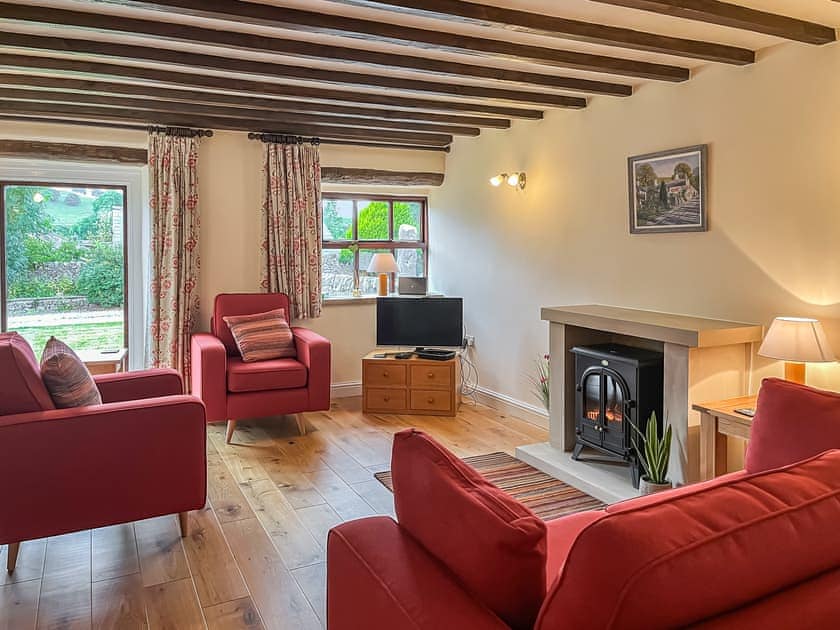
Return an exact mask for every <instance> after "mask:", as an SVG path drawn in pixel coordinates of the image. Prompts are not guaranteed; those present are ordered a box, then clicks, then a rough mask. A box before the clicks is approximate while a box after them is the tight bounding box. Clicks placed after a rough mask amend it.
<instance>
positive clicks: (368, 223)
mask: <svg viewBox="0 0 840 630" xmlns="http://www.w3.org/2000/svg"><path fill="white" fill-rule="evenodd" d="M356 207H357V209H358V212H359V240H362V241H387V240H390V237H389V236H388V202H387V201H358V202H357V206H356Z"/></svg>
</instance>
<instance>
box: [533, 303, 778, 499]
mask: <svg viewBox="0 0 840 630" xmlns="http://www.w3.org/2000/svg"><path fill="white" fill-rule="evenodd" d="M542 319H543V320H546V321H548V322H549V347H550V353H551V358H552V361H551V383H550V389H551V411H550V413H549V442H547V443H542V444H531V445H528V446H523V447H520V448H518V449H517V450H516V454H517V457H518V458H519V459H522V460H523V461H527V462H528V463H530V464H531V465H533V466H536V467H537V468H539V469H541V470H543V471H544V472H547V473H549V474H551V475H554V476H555V477H558V478H560V479H563V480H564V481H566V482H568V483H571V484H572V485H576V486H577V487H579V488H580V489H581V490H584V491H585V492H589V493H590V494H592V495H594V496H596V497H598V498H599V499H601V500H603V501H607V502H614V501H617V500H621V499H624V498H628V497H629V496H632V494H633V488H632V484H631V483H630V481H629V474H627V473H626V470H622V469H616V467H614V466H613V467H609V466H598V465H595V464H586V463H584V462H576V461H573V460H572V459H571V452H570V451H571V450H572V449H573V447H574V444H575V433H574V428H575V427H574V425H575V423H574V398H575V386H576V382H575V377H574V361H573V357H572V354H571V352H570V350H571V349H572V348H573V347H574V346H579V345H590V344H595V343H620V344H625V345H630V346H638V347H643V348H649V349H655V350H659V351H661V352H662V353H663V354H664V377H665V382H664V400H663V403H664V409H665V420H666V422H668V423H669V424H670V425H671V426H672V428H673V432H674V439H673V442H672V446H671V449H672V450H671V468H670V477H671V479H672V480H673V481H674V482H675V483H677V484H684V483H690V482H692V481H696V480H698V479H699V462H700V447H699V428H698V427H699V417H695V416H697V414H696V413H695V412H692V411H691V404H692V403H693V402H697V401H699V400H713V399H724V398H731V397H735V396H742V395H744V394H748V393H750V392H749V391H747V390H748V389H749V387H750V380H749V365H750V361H751V358H752V351H753V348H752V344H754V343H755V342H759V341H761V339H762V336H763V333H764V328H763V327H762V326H760V325H757V324H746V323H741V322H731V321H723V320H716V319H706V318H702V317H693V316H690V315H679V314H674V313H659V312H656V311H645V310H637V309H629V308H622V307H618V306H605V305H600V304H585V305H573V306H551V307H545V308H543V309H542ZM731 450H733V451H736V450H737V449H731ZM737 464H738V462H736V463H735V465H737ZM625 477H626V482H625V479H624V478H625Z"/></svg>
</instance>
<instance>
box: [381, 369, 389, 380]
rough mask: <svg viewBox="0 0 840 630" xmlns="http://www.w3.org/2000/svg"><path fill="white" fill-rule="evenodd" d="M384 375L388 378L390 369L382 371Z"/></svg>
mask: <svg viewBox="0 0 840 630" xmlns="http://www.w3.org/2000/svg"><path fill="white" fill-rule="evenodd" d="M382 376H383V377H385V378H388V370H385V371H384V372H382Z"/></svg>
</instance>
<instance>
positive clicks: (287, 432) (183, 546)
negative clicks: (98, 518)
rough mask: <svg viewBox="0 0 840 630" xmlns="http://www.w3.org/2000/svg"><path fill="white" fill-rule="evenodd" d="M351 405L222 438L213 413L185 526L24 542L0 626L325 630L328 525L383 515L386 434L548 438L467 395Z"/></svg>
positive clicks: (251, 425)
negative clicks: (421, 406) (196, 497)
mask: <svg viewBox="0 0 840 630" xmlns="http://www.w3.org/2000/svg"><path fill="white" fill-rule="evenodd" d="M360 407H361V404H360V400H359V399H356V398H346V399H341V400H339V401H337V402H335V403H334V404H333V406H332V409H331V410H330V411H329V412H324V413H311V414H306V422H307V426H308V432H307V435H305V436H303V437H301V436H298V435H297V428H296V426H295V423H294V420H293V419H292V418H270V419H264V420H254V421H249V422H240V423H239V424H238V425H237V431H236V435H235V437H234V444H232V445H227V444H225V440H224V433H225V429H224V425H223V424H216V425H209V426H208V439H207V465H208V501H207V505H206V506H205V508H204V509H203V510H199V511H197V512H193V513H192V514H191V515H190V523H191V526H192V531H191V534H190V536H189V537H188V538H186V539H181V537H180V535H179V531H178V522H177V517H175V516H164V517H160V518H154V519H149V520H145V521H138V522H136V523H128V524H125V525H115V526H113V527H105V528H102V529H97V530H92V531H85V532H77V533H73V534H67V535H65V536H57V537H54V538H50V539H47V540H36V541H28V542H25V543H23V545H21V550H20V556H19V559H18V568H17V571H16V572H15V573H14V575H11V576H10V575H7V574H6V573H5V571H3V572H2V573H0V630H27V629H30V628H37V629H42V628H44V629H46V628H49V629H61V630H64V629H67V630H75V629H86V628H120V629H123V628H126V629H128V628H147V629H155V630H156V629H168V628H173V629H178V630H189V629H192V628H209V629H211V630H214V629H225V630H227V629H230V630H236V629H240V628H242V629H265V630H268V629H275V628H276V629H294V630H308V629H310V628H312V629H320V628H323V627H324V625H325V622H326V615H325V603H326V592H325V584H326V551H325V550H326V536H327V532H328V531H329V529H330V528H331V527H333V526H335V525H336V524H338V523H341V522H343V521H347V520H352V519H355V518H361V517H364V516H371V515H374V514H390V515H393V513H394V503H393V498H392V496H391V493H390V492H388V490H386V489H385V488H384V487H383V486H382V485H381V484H380V483H379V482H378V481H376V480H375V479H374V478H373V474H374V473H375V472H378V471H380V470H386V469H388V468H389V466H390V451H391V442H392V436H393V434H394V433H395V432H397V431H400V430H401V429H404V428H408V427H412V426H413V427H417V428H420V429H423V430H424V431H427V432H429V433H431V434H432V435H434V436H435V437H436V438H438V439H439V440H440V441H441V442H442V443H443V444H445V445H446V446H447V447H448V448H450V449H452V451H454V452H455V453H456V454H457V455H458V456H460V457H467V456H470V455H480V454H482V453H490V452H493V451H500V450H501V451H507V452H511V453H512V452H513V449H514V448H515V447H516V446H518V445H520V444H529V443H532V442H541V441H545V440H546V439H547V432H546V431H544V430H542V429H540V428H538V427H535V426H534V425H531V424H529V423H527V422H524V421H522V420H519V419H516V418H513V417H510V416H504V415H502V414H500V413H498V412H496V411H494V410H492V409H489V408H487V407H483V406H480V405H472V404H469V403H465V404H463V405H462V406H461V411H460V413H459V414H458V416H456V417H455V418H443V417H431V416H396V415H379V414H377V415H364V414H362V413H361V410H360ZM6 553H7V549H6V547H2V548H0V563H2V566H3V567H5V563H6V559H5V556H6Z"/></svg>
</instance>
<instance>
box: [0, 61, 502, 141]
mask: <svg viewBox="0 0 840 630" xmlns="http://www.w3.org/2000/svg"><path fill="white" fill-rule="evenodd" d="M0 85H6V86H10V85H21V86H26V87H29V88H45V89H50V90H65V91H67V92H79V93H81V94H87V93H95V94H104V95H114V96H117V95H119V96H131V97H144V96H146V97H150V98H153V99H163V100H166V101H178V102H185V103H196V104H202V105H242V106H244V107H248V108H251V109H266V110H270V111H273V112H278V111H280V112H294V113H302V114H309V115H318V116H321V117H322V120H323V122H325V123H330V122H332V120H333V119H332V116H333V115H338V116H357V117H359V118H371V119H374V120H387V121H393V122H395V123H397V122H408V123H411V122H423V123H433V124H439V125H454V126H462V127H490V128H495V129H508V128H510V121H509V120H506V119H503V118H483V117H481V116H458V115H450V114H436V113H432V112H417V111H414V112H412V111H403V110H399V109H379V108H373V107H352V106H349V105H332V104H330V103H319V102H304V101H287V100H282V99H277V98H260V97H257V96H245V95H241V94H223V93H218V92H203V91H199V90H186V89H174V88H167V87H162V86H157V85H141V84H136V83H114V82H109V81H96V80H91V79H77V78H67V77H55V76H51V77H47V76H38V75H31V74H12V73H3V72H0Z"/></svg>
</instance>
